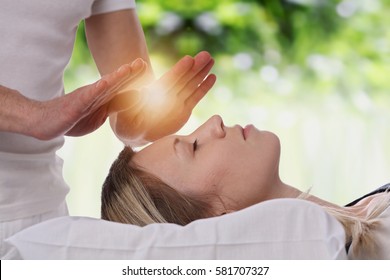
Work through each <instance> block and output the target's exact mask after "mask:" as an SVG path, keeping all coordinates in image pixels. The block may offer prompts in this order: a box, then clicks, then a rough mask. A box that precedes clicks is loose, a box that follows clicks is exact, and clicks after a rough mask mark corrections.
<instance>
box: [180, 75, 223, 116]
mask: <svg viewBox="0 0 390 280" xmlns="http://www.w3.org/2000/svg"><path fill="white" fill-rule="evenodd" d="M216 80H217V77H216V76H215V75H214V74H210V75H208V76H207V78H206V79H205V80H204V81H203V82H202V83H201V84H200V85H199V87H198V88H197V89H196V90H195V91H194V92H193V93H192V94H191V95H190V96H189V97H188V98H187V100H186V101H185V105H186V107H187V108H188V110H192V109H193V108H194V107H195V106H196V104H198V103H199V101H200V100H201V99H202V98H203V97H204V96H205V95H206V94H207V92H208V91H209V90H210V89H211V88H212V87H213V85H214V84H215V81H216Z"/></svg>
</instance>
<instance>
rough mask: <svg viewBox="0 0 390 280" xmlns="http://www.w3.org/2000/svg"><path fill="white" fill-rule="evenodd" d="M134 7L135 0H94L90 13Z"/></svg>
mask: <svg viewBox="0 0 390 280" xmlns="http://www.w3.org/2000/svg"><path fill="white" fill-rule="evenodd" d="M134 8H135V0H95V1H94V3H93V5H92V15H97V14H104V13H108V12H114V11H119V10H124V9H134Z"/></svg>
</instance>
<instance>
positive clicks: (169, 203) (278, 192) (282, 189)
mask: <svg viewBox="0 0 390 280" xmlns="http://www.w3.org/2000/svg"><path fill="white" fill-rule="evenodd" d="M279 157H280V142H279V139H278V137H277V136H276V135H275V134H273V133H270V132H267V131H260V130H258V129H256V128H255V127H254V126H252V125H250V126H246V127H245V128H244V129H243V128H242V127H241V126H238V125H236V126H234V127H227V126H225V125H224V124H223V121H222V119H221V117H219V116H213V117H211V118H210V119H209V120H208V121H207V122H206V123H204V124H203V125H201V126H200V127H199V128H198V129H197V130H195V131H194V132H193V133H192V134H190V135H188V136H177V135H170V136H166V137H164V138H161V139H159V140H157V141H155V142H154V143H153V144H151V145H149V146H147V147H146V148H144V149H142V150H141V151H139V152H134V151H133V150H132V149H131V148H130V147H125V148H124V150H123V151H122V152H121V153H120V155H119V157H118V159H117V160H116V161H115V162H114V163H113V165H112V167H111V169H110V172H109V175H108V176H107V178H106V181H105V183H104V186H103V192H102V210H101V214H102V218H103V219H105V220H109V221H115V222H119V223H126V224H134V225H140V226H143V225H147V224H150V223H165V222H168V223H176V224H180V225H185V224H188V223H190V222H192V221H194V220H197V219H202V218H208V217H213V216H218V215H224V214H227V213H229V212H233V211H238V210H241V209H244V208H246V207H249V206H251V205H254V204H256V203H261V202H262V201H265V200H270V199H275V198H300V199H306V200H309V201H312V202H314V203H317V204H319V205H321V206H322V207H323V208H324V209H325V210H326V211H327V212H328V213H329V214H331V215H333V216H334V217H335V218H336V219H337V220H338V221H340V223H341V224H342V225H343V226H344V229H345V232H346V248H347V250H348V254H349V256H350V257H351V258H373V259H383V258H384V259H390V248H384V246H383V245H382V244H378V242H377V241H378V238H377V237H378V236H379V235H383V234H386V233H385V230H387V234H389V232H390V218H389V217H390V210H389V209H390V208H388V206H389V203H390V194H389V192H388V190H390V184H389V185H386V186H383V187H382V188H379V189H378V190H376V191H374V192H372V193H370V194H368V195H366V196H364V197H362V198H360V199H357V200H355V201H354V202H352V203H351V204H348V205H347V206H345V207H342V206H338V205H335V204H332V203H330V202H328V201H324V200H322V199H320V198H317V197H315V196H312V195H309V194H306V193H302V192H301V191H299V190H298V189H296V188H294V187H292V186H290V185H287V184H285V183H283V182H282V181H281V179H280V178H279ZM382 237H383V236H382ZM385 238H387V237H386V236H385ZM379 239H380V238H379ZM384 240H386V239H384Z"/></svg>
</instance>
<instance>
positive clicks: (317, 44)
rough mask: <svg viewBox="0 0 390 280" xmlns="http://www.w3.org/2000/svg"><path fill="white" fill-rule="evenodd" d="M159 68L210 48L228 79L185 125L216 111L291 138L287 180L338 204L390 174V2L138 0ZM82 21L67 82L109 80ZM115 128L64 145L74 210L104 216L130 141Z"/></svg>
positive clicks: (69, 85)
mask: <svg viewBox="0 0 390 280" xmlns="http://www.w3.org/2000/svg"><path fill="white" fill-rule="evenodd" d="M137 11H138V14H139V17H140V19H141V22H142V25H143V27H144V31H145V34H146V38H147V42H148V46H149V51H150V55H151V60H152V65H153V68H154V70H155V73H156V74H157V76H160V75H161V74H163V73H164V72H165V71H166V70H167V69H169V68H170V67H171V66H172V65H173V64H174V63H175V62H176V61H177V60H178V59H179V58H180V57H182V56H184V55H186V54H190V55H194V54H196V53H197V52H199V51H201V50H207V51H209V52H210V53H211V54H212V56H213V57H214V58H215V61H216V63H215V66H214V68H213V71H212V72H213V73H215V74H216V75H217V77H218V80H217V83H216V85H215V86H214V88H213V89H212V90H211V92H210V93H209V94H208V95H207V96H206V97H205V98H204V99H203V100H202V101H201V102H200V104H199V105H198V106H197V107H196V108H195V110H194V112H193V116H192V117H191V119H190V121H189V122H188V124H187V125H186V126H185V127H184V128H183V129H182V130H181V131H180V133H188V132H191V131H192V130H193V129H194V128H195V127H197V126H198V125H200V124H201V123H203V122H204V121H206V120H207V119H208V118H209V117H210V116H212V115H214V114H220V115H221V116H222V117H223V119H224V121H225V124H227V125H234V124H236V123H239V124H242V125H245V124H248V123H253V124H255V125H256V126H257V127H258V128H260V129H263V130H270V131H273V132H275V133H276V134H277V135H278V136H279V137H280V140H281V144H282V155H281V164H280V174H281V178H282V179H283V180H284V181H285V182H286V183H289V184H291V185H293V186H295V187H297V188H299V189H301V190H303V191H305V190H308V189H310V188H311V193H313V194H315V195H318V196H320V197H322V198H324V199H327V200H330V201H333V202H335V203H338V204H344V203H347V202H349V201H350V200H353V199H354V198H356V197H357V196H360V195H362V194H364V193H366V192H368V191H371V190H372V189H373V188H376V187H379V185H381V184H384V183H387V182H388V181H390V176H389V175H390V174H389V171H390V145H389V144H388V143H390V128H389V125H390V105H389V104H390V102H389V101H390V97H389V96H390V95H389V94H388V88H389V85H390V82H389V78H388V77H389V74H390V32H389V31H388V26H390V17H389V15H390V1H388V0H382V1H380V0H361V1H359V0H354V1H353V0H344V1H336V0H289V1H288V0H285V1H278V0H258V1H254V0H241V1H236V0H225V1H221V0H169V1H166V0H143V1H141V0H138V1H137ZM98 77H99V76H98V72H97V70H96V67H95V66H94V63H93V60H92V59H91V56H90V54H89V51H88V47H87V44H86V40H85V37H84V27H83V24H82V23H81V24H80V27H79V30H78V34H77V40H76V44H75V50H74V53H73V56H72V60H71V62H70V64H69V66H68V68H67V70H66V72H65V87H66V91H67V92H70V91H72V90H73V89H75V88H77V87H79V86H82V85H84V84H87V83H91V82H94V81H95V80H96V79H98ZM122 147H123V146H122V144H121V143H120V142H119V141H118V140H117V139H116V138H115V136H114V134H113V133H112V132H111V130H110V128H109V125H107V124H106V125H104V126H103V127H102V128H101V129H100V130H98V131H97V132H95V133H93V134H91V135H88V136H85V137H82V138H67V141H66V144H65V146H64V147H63V148H62V150H60V152H59V154H60V155H61V156H62V157H63V158H64V160H65V167H64V176H65V178H66V180H67V182H68V183H69V185H70V187H71V193H70V194H69V196H68V203H69V208H70V213H71V214H72V215H83V216H93V217H99V212H100V210H99V209H100V190H101V185H102V182H103V181H104V178H105V176H106V174H107V172H108V169H109V167H110V165H111V163H112V161H113V160H114V159H115V158H116V156H117V154H118V153H119V151H120V150H121V149H122Z"/></svg>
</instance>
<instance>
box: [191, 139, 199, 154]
mask: <svg viewBox="0 0 390 280" xmlns="http://www.w3.org/2000/svg"><path fill="white" fill-rule="evenodd" d="M192 148H193V150H194V152H195V151H196V150H197V148H198V139H196V140H195V141H194V143H193V144H192Z"/></svg>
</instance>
